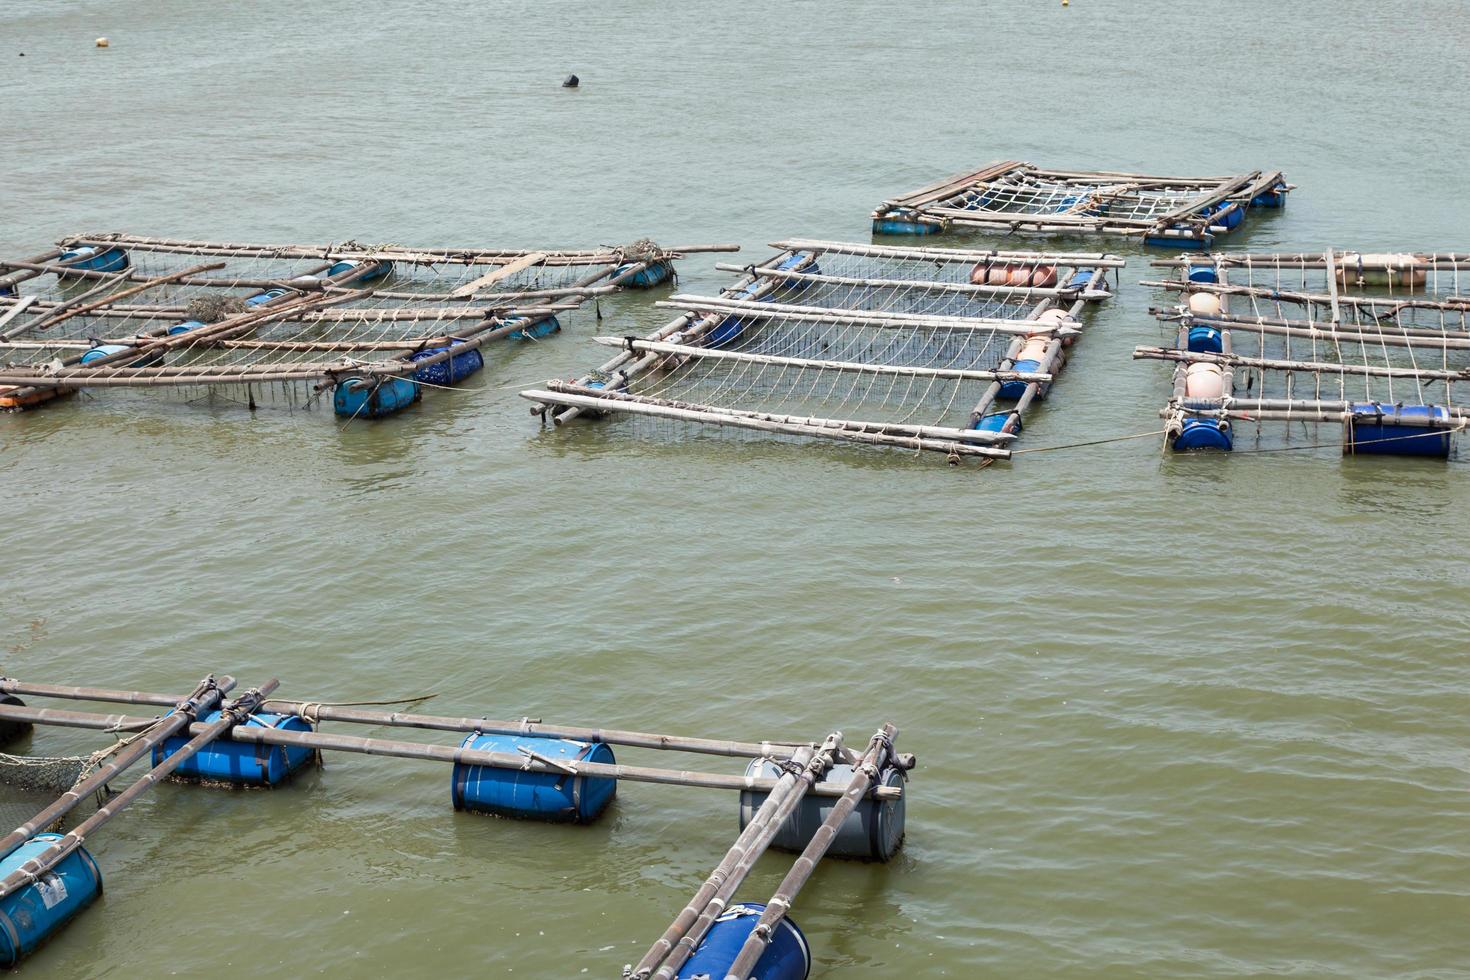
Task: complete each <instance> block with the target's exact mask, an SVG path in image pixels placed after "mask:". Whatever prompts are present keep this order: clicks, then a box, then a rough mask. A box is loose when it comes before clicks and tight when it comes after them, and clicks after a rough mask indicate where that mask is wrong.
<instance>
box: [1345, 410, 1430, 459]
mask: <svg viewBox="0 0 1470 980" xmlns="http://www.w3.org/2000/svg"><path fill="white" fill-rule="evenodd" d="M1351 416H1352V417H1351V418H1350V419H1349V420H1348V422H1347V425H1346V426H1345V429H1346V431H1345V432H1344V433H1343V436H1344V438H1343V443H1342V451H1343V453H1344V454H1347V455H1353V456H1428V457H1433V458H1438V459H1445V458H1447V457H1448V456H1449V454H1450V435H1451V429H1450V426H1451V425H1453V420H1452V419H1451V418H1450V412H1449V409H1447V408H1445V407H1444V406H1443V405H1380V404H1378V403H1377V402H1367V403H1358V404H1354V405H1353V406H1352V413H1351Z"/></svg>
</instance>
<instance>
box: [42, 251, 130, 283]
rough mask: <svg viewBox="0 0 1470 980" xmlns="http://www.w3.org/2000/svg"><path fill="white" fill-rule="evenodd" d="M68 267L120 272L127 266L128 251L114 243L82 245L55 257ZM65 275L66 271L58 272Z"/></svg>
mask: <svg viewBox="0 0 1470 980" xmlns="http://www.w3.org/2000/svg"><path fill="white" fill-rule="evenodd" d="M56 261H58V262H60V263H62V264H64V265H65V266H66V267H67V268H68V269H83V270H85V271H87V272H121V271H123V270H124V269H126V268H127V267H128V253H127V252H126V251H124V250H123V249H121V248H118V247H117V246H116V245H114V246H112V247H111V248H104V249H99V248H97V246H95V245H82V246H80V247H78V248H70V249H67V250H66V251H65V252H62V253H61V255H60V257H58V258H57V260H56ZM59 275H61V276H63V277H64V276H65V275H66V273H65V272H62V273H59Z"/></svg>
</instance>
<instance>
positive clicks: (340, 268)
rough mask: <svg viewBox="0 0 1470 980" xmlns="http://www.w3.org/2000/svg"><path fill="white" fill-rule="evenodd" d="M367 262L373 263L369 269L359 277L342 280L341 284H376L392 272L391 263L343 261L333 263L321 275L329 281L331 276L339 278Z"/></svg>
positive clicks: (365, 260)
mask: <svg viewBox="0 0 1470 980" xmlns="http://www.w3.org/2000/svg"><path fill="white" fill-rule="evenodd" d="M369 261H372V262H373V267H372V268H371V269H369V270H367V271H366V272H364V273H362V274H361V275H357V276H352V277H351V278H349V279H346V280H344V283H343V284H344V285H353V286H361V285H362V284H364V283H369V282H376V281H377V280H379V279H382V278H384V277H385V276H387V275H388V273H390V272H392V271H393V263H392V262H388V261H384V260H368V259H343V260H342V261H340V262H337V263H334V264H333V265H332V267H331V268H330V269H328V270H327V271H326V272H324V273H322V276H323V277H324V278H327V279H331V278H332V277H333V276H340V275H341V274H342V273H344V272H347V271H349V270H351V269H356V268H358V267H359V266H364V265H367V264H368V262H369Z"/></svg>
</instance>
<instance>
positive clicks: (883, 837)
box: [740, 759, 908, 861]
mask: <svg viewBox="0 0 1470 980" xmlns="http://www.w3.org/2000/svg"><path fill="white" fill-rule="evenodd" d="M781 774H782V770H781V767H780V766H778V765H776V763H774V762H772V761H771V760H770V759H752V760H750V764H749V765H747V766H746V767H745V775H747V776H751V777H754V778H757V779H776V778H777V777H779V776H780V775H781ZM904 778H905V777H904V773H903V770H902V769H899V768H898V767H897V766H890V767H888V768H887V769H884V770H883V771H882V774H881V775H880V776H879V778H878V782H877V785H878V786H897V787H902V786H903V784H904ZM851 780H852V766H849V765H836V766H833V767H832V768H831V769H829V770H827V774H826V775H825V776H823V777H822V778H821V779H820V780H819V782H824V783H833V784H835V785H837V786H846V785H847V784H848V782H850V781H851ZM767 795H768V794H767V793H765V792H756V791H752V790H742V791H741V793H740V829H741V830H744V829H745V825H746V824H748V823H750V821H751V819H752V818H753V817H754V816H755V812H756V810H758V809H760V805H761V804H762V803H764V802H765V801H766V796H767ZM907 798H908V797H907V796H900V797H899V798H898V799H896V800H880V799H877V798H876V797H874V796H873V795H872V794H871V793H870V794H869V795H867V796H865V797H863V798H862V799H861V800H859V801H858V805H857V806H856V807H854V808H853V811H852V813H850V814H848V816H847V819H846V820H845V821H843V824H842V826H841V827H839V828H838V830H837V836H836V837H834V838H832V847H831V848H830V849H829V850H828V852H827V853H829V854H833V855H836V856H837V857H845V858H860V859H862V860H867V861H887V860H888V859H889V858H891V857H893V855H895V854H897V853H898V849H899V848H900V847H902V846H903V834H904V813H905V806H904V802H905V800H907ZM838 799H839V797H836V796H816V795H813V794H807V795H805V796H803V797H802V798H801V802H800V803H799V804H798V805H797V807H796V809H795V810H794V811H793V812H792V813H791V815H790V816H788V817H787V818H786V822H785V823H783V824H781V829H780V830H778V831H777V832H776V837H775V839H774V840H773V841H772V842H771V846H772V847H776V848H779V849H781V850H783V851H802V850H804V849H805V848H806V846H807V844H808V843H810V841H811V839H812V835H813V834H815V833H816V832H817V828H818V827H820V826H822V823H823V821H825V820H826V819H827V815H828V814H830V813H831V812H832V807H834V806H836V805H837V801H838Z"/></svg>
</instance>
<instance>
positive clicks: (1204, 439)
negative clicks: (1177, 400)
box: [1170, 418, 1235, 453]
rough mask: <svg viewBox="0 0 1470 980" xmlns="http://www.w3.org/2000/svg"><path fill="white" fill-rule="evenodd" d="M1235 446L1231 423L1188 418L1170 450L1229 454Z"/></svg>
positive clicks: (1221, 420)
mask: <svg viewBox="0 0 1470 980" xmlns="http://www.w3.org/2000/svg"><path fill="white" fill-rule="evenodd" d="M1234 445H1235V440H1234V437H1233V435H1232V434H1231V431H1230V423H1229V422H1227V421H1226V420H1225V419H1199V418H1187V419H1185V420H1184V427H1183V428H1182V429H1180V430H1179V434H1178V435H1176V436H1175V437H1174V441H1173V443H1172V444H1171V446H1170V448H1172V449H1173V450H1174V451H1175V452H1178V453H1183V452H1190V451H1192V450H1198V449H1218V450H1220V451H1221V452H1227V453H1228V452H1230V450H1231V449H1232V448H1234Z"/></svg>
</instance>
